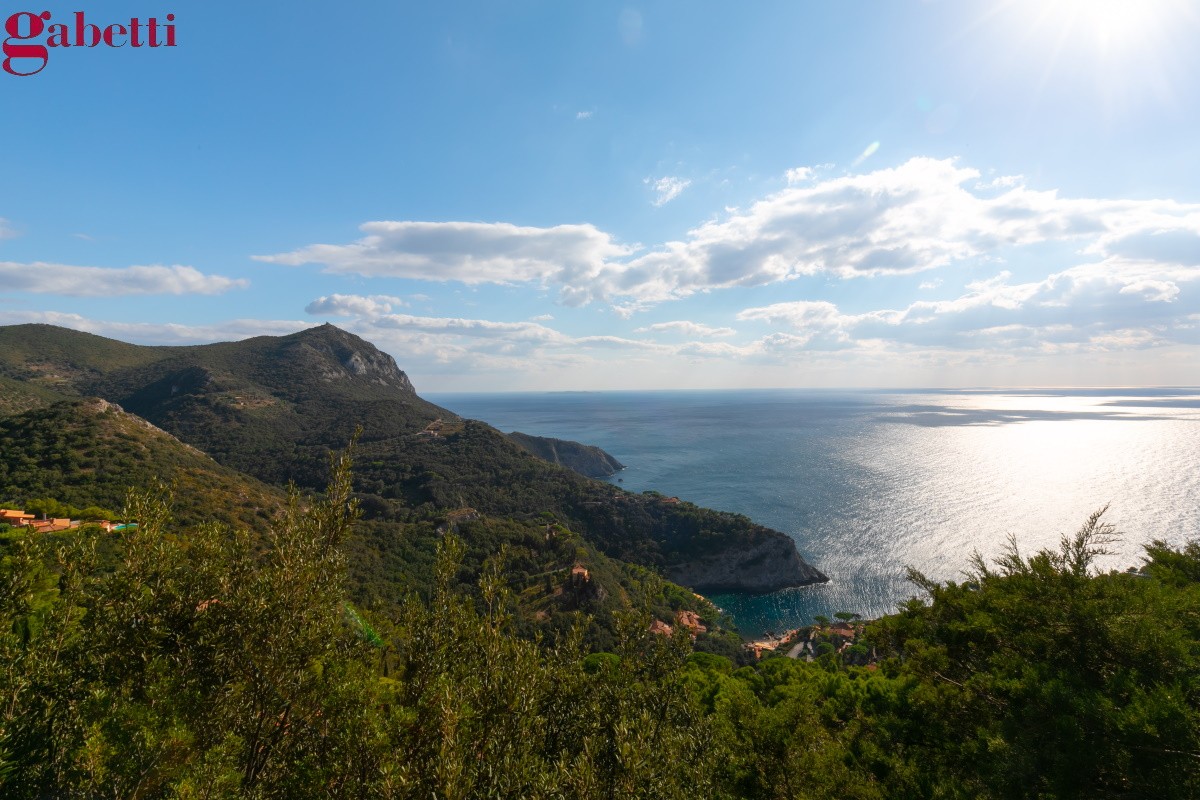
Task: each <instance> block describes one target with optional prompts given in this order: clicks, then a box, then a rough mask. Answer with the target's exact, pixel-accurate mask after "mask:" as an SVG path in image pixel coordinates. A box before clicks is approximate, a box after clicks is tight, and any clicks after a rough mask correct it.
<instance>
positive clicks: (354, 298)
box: [304, 294, 408, 317]
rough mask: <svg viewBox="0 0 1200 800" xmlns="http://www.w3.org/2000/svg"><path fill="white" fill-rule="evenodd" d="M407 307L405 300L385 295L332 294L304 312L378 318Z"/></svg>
mask: <svg viewBox="0 0 1200 800" xmlns="http://www.w3.org/2000/svg"><path fill="white" fill-rule="evenodd" d="M405 305H408V304H407V303H405V302H404V300H403V299H401V298H399V297H392V296H390V295H385V294H373V295H370V296H369V297H364V296H362V295H357V294H331V295H329V296H328V297H318V298H317V299H316V300H313V301H312V302H311V303H309V304H308V305H307V306H305V307H304V310H305V312H307V313H309V314H312V315H314V316H321V315H323V316H330V317H357V316H378V315H379V314H387V313H388V312H390V311H391V310H392V309H393V308H395V307H396V306H405Z"/></svg>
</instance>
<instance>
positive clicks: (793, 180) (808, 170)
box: [730, 167, 813, 210]
mask: <svg viewBox="0 0 1200 800" xmlns="http://www.w3.org/2000/svg"><path fill="white" fill-rule="evenodd" d="M812 176H813V169H812V167H795V168H793V169H789V170H788V171H787V172H786V173H785V177H786V178H787V182H788V186H795V185H796V184H797V183H804V182H805V181H808V180H811V179H812ZM730 210H733V209H730Z"/></svg>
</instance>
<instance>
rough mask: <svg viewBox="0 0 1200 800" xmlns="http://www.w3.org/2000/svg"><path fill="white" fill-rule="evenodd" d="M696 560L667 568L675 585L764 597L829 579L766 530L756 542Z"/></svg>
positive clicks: (788, 542) (788, 541) (777, 534)
mask: <svg viewBox="0 0 1200 800" xmlns="http://www.w3.org/2000/svg"><path fill="white" fill-rule="evenodd" d="M731 544H732V545H733V546H731V547H727V548H724V549H721V550H717V551H714V552H707V553H704V554H702V555H698V556H696V557H694V558H690V559H688V558H684V559H681V560H678V561H676V562H674V563H672V564H671V565H670V566H669V567H668V568H667V577H668V578H670V579H671V580H672V581H674V582H675V583H679V584H683V585H684V586H690V587H692V588H693V589H696V590H697V591H701V592H747V593H751V594H765V593H767V592H777V591H779V590H780V589H789V588H791V587H794V586H808V585H809V584H813V583H825V582H826V581H828V580H829V578H828V577H826V576H825V575H824V573H822V572H821V571H820V570H818V569H816V568H815V567H813V566H811V565H810V564H808V563H807V562H805V561H804V559H802V558H801V557H800V554H799V553H798V552H796V544H795V542H793V541H792V539H791V537H789V536H787V535H785V534H783V533H780V532H778V531H766V532H764V533H763V535H760V536H758V537H756V538H755V539H754V540H753V541H751V542H749V543H745V544H743V545H741V546H738V545H739V543H731Z"/></svg>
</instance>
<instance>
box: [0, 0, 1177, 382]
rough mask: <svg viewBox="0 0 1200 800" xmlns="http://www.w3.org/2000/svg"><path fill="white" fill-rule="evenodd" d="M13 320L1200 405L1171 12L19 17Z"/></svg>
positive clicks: (663, 5)
mask: <svg viewBox="0 0 1200 800" xmlns="http://www.w3.org/2000/svg"><path fill="white" fill-rule="evenodd" d="M18 10H27V11H33V12H40V11H43V10H48V11H50V12H51V15H52V20H51V22H52V23H53V22H59V21H62V22H68V23H69V22H70V21H71V19H72V14H73V12H76V11H79V10H82V11H83V12H84V13H85V14H86V19H87V21H88V22H94V23H95V24H98V25H101V26H103V25H107V24H109V23H114V22H121V21H127V20H128V19H129V18H130V17H134V16H137V17H139V18H140V19H142V20H144V19H145V18H147V17H150V16H156V17H158V18H159V19H160V21H161V20H162V18H164V17H165V15H166V14H167V13H173V14H175V16H176V22H175V24H176V29H177V37H178V46H177V47H175V48H158V49H149V48H145V47H143V48H140V49H134V48H130V47H125V48H122V49H108V48H104V47H97V48H86V47H72V48H67V49H55V50H52V51H51V52H50V60H49V62H48V64H47V65H46V68H45V69H44V70H42V71H41V72H40V73H38V74H36V75H33V76H29V77H14V76H11V75H8V74H5V73H0V104H2V105H0V107H2V108H3V125H0V145H2V148H0V163H2V164H3V173H4V180H3V184H2V185H3V192H2V193H0V324H11V323H19V322H51V323H55V324H60V325H66V326H69V327H74V328H78V329H81V330H87V331H92V332H95V333H99V334H102V335H106V336H112V337H114V338H120V339H124V340H127V341H136V342H141V343H148V344H174V343H200V342H209V341H218V340H227V339H232V338H243V337H246V336H253V335H260V334H265V333H269V334H279V333H288V332H292V331H295V330H298V329H300V328H302V327H304V326H306V325H314V324H321V323H324V322H327V321H328V322H333V323H334V324H336V325H339V326H341V327H344V328H346V329H348V330H351V331H353V332H355V333H358V334H360V335H362V336H364V337H365V338H367V339H369V340H371V341H373V342H375V343H376V344H378V345H379V346H380V347H382V348H383V349H385V350H386V351H388V352H390V353H391V354H392V355H394V356H395V357H396V359H397V361H398V362H399V364H400V365H401V367H402V368H403V369H405V370H406V371H407V372H408V373H409V374H410V376H411V377H412V378H413V380H414V382H415V383H416V385H417V387H418V389H421V390H426V391H434V390H439V391H453V390H510V389H611V388H691V387H694V388H720V387H739V386H1014V385H1015V386H1027V385H1130V384H1173V385H1179V384H1187V385H1195V384H1200V366H1198V365H1200V359H1198V358H1197V355H1200V135H1198V134H1197V131H1198V130H1200V54H1198V53H1200V48H1196V47H1195V46H1194V42H1195V41H1197V36H1198V34H1200V7H1197V6H1196V5H1195V4H1194V3H1190V2H1187V1H1186V0H1141V1H1140V2H1137V3H1132V2H1116V0H1010V1H1009V2H1003V1H1001V2H970V1H969V0H953V1H951V0H941V1H939V0H924V1H922V0H908V1H905V0H891V1H890V2H839V3H817V2H756V3H744V4H733V3H727V2H722V3H716V2H697V0H688V1H687V2H683V1H682V0H681V1H680V2H672V1H670V0H664V1H662V2H644V3H634V2H628V3H608V2H591V3H574V2H562V1H561V0H559V1H558V2H533V1H532V0H530V1H527V2H507V1H505V0H493V1H492V2H445V3H411V2H396V0H392V2H372V1H371V0H365V1H364V2H358V3H355V4H352V5H350V6H347V5H346V4H334V3H318V2H311V3H280V2H272V1H270V0H263V1H262V2H255V3H252V4H235V3H230V2H223V1H221V2H216V1H214V2H204V3H201V2H197V0H164V3H163V4H157V3H152V2H142V1H141V0H137V2H134V1H133V0H128V1H126V0H121V1H120V2H86V0H84V1H83V2H80V3H77V4H75V5H62V4H59V3H57V2H50V3H40V4H38V5H37V7H36V8H35V7H33V6H28V7H27V6H20V5H16V6H15V5H13V4H11V3H10V4H8V6H6V8H5V10H4V12H3V14H4V15H7V14H11V13H13V12H14V11H18Z"/></svg>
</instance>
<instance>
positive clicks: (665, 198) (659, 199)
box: [642, 175, 692, 208]
mask: <svg viewBox="0 0 1200 800" xmlns="http://www.w3.org/2000/svg"><path fill="white" fill-rule="evenodd" d="M642 183H645V184H647V185H649V186H651V187H653V189H654V191H655V192H656V196H655V198H654V200H653V201H652V202H653V203H654V205H655V207H659V208H660V207H662V206H665V205H666V204H667V203H669V202H671V201H672V200H674V199H675V198H676V197H679V195H681V194H683V190H684V189H686V188H688V187H689V186H691V185H692V182H691V181H690V180H688V179H687V178H676V177H674V176H672V175H664V176H663V177H661V178H643V179H642Z"/></svg>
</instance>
